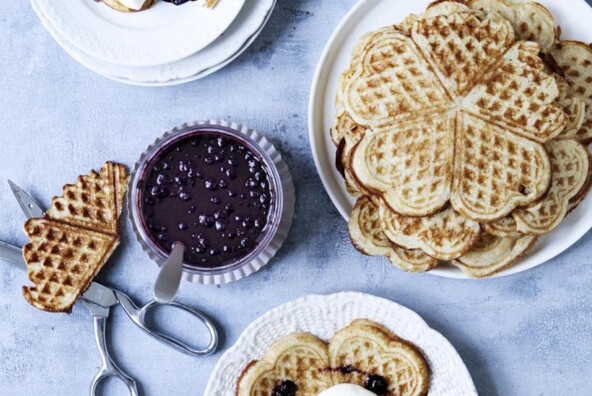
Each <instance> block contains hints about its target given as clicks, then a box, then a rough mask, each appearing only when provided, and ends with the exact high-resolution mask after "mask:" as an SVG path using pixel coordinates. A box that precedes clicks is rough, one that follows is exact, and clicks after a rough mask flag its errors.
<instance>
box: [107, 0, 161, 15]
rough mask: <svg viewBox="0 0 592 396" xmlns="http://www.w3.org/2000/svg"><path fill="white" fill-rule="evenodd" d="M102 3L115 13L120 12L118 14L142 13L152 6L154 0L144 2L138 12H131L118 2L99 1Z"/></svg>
mask: <svg viewBox="0 0 592 396" xmlns="http://www.w3.org/2000/svg"><path fill="white" fill-rule="evenodd" d="M101 1H102V2H103V3H105V4H106V5H108V6H109V7H111V8H113V9H114V10H116V11H120V12H137V11H143V10H147V9H148V8H150V7H152V4H154V0H146V2H145V3H144V5H143V6H142V9H140V10H132V9H131V8H128V7H126V6H124V5H123V4H121V3H120V2H119V1H117V0H101Z"/></svg>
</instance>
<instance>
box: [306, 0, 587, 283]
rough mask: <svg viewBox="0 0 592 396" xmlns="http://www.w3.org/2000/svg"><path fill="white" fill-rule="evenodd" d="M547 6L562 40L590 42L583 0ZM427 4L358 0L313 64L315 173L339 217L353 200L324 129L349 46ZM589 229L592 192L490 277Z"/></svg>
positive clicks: (551, 253)
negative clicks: (526, 250)
mask: <svg viewBox="0 0 592 396" xmlns="http://www.w3.org/2000/svg"><path fill="white" fill-rule="evenodd" d="M538 1H539V2H540V3H542V4H543V5H545V6H546V7H548V8H549V9H550V10H551V12H552V13H553V16H554V17H555V21H556V23H557V24H559V25H560V26H561V29H562V31H563V35H562V38H564V39H570V38H571V39H577V40H581V41H585V42H592V24H591V23H590V21H592V8H590V6H588V4H586V2H584V0H572V1H569V5H568V4H567V3H566V2H565V1H563V0H538ZM430 2H431V0H415V1H406V0H362V1H360V2H359V3H358V4H357V5H356V6H355V7H354V8H353V9H352V10H351V11H350V12H349V13H348V14H347V15H346V16H345V18H344V19H343V20H342V21H341V23H340V24H339V26H338V27H337V28H336V29H335V31H334V32H333V35H332V36H331V38H330V40H329V43H328V44H327V46H326V47H325V51H324V52H323V54H322V56H321V60H320V61H319V64H318V66H317V70H316V73H315V77H314V80H313V84H312V89H311V95H310V103H309V120H308V122H309V134H310V143H311V147H312V153H313V157H314V160H315V164H316V167H317V171H318V172H319V175H320V177H321V180H322V181H323V185H324V186H325V189H326V190H327V193H328V194H329V196H330V197H331V200H332V201H333V204H335V206H336V207H337V209H338V210H339V213H341V215H342V216H343V218H344V219H346V220H348V219H349V214H350V213H351V210H352V208H353V206H354V203H355V200H354V198H353V197H351V196H350V195H349V194H348V193H347V190H346V189H345V184H344V182H343V178H342V177H341V175H340V174H339V173H338V172H337V170H336V169H335V165H334V163H335V146H334V145H333V142H332V141H331V138H330V136H329V129H330V128H331V126H332V124H333V119H334V116H335V110H334V102H335V93H336V87H337V78H338V76H339V75H340V74H341V72H342V71H343V70H345V69H347V68H348V67H349V63H350V54H351V50H352V48H353V46H354V44H355V43H356V42H357V40H358V39H359V38H360V37H361V36H362V35H363V34H364V33H366V32H369V31H372V30H376V29H378V28H380V27H383V26H386V25H393V24H395V23H398V22H400V21H401V20H403V19H404V18H405V17H406V16H407V15H409V14H410V13H415V14H421V13H422V12H423V10H425V8H426V6H427V5H428V4H429V3H430ZM590 228H592V194H589V195H588V197H586V199H585V200H584V202H582V203H581V204H580V206H578V208H577V209H576V210H575V211H574V212H573V213H572V214H570V215H569V216H567V218H566V219H565V220H564V221H563V222H562V223H561V225H560V226H559V227H558V228H557V229H555V230H554V231H553V232H551V233H550V234H549V235H546V236H544V237H542V238H540V239H539V241H538V243H537V245H536V247H535V248H534V249H533V250H532V251H531V252H530V254H529V255H528V256H527V257H525V258H524V259H522V261H521V262H520V263H518V264H517V265H515V266H514V267H512V268H510V269H508V270H506V271H502V272H501V273H499V274H497V275H495V276H505V275H510V274H515V273H518V272H522V271H525V270H527V269H530V268H532V267H535V266H537V265H540V264H542V263H544V262H546V261H548V260H550V259H552V258H553V257H555V256H557V255H558V254H560V253H561V252H563V251H564V250H566V249H567V248H569V247H570V246H571V245H573V244H574V243H575V242H577V241H578V239H580V238H581V237H582V236H584V234H585V233H586V232H587V231H588V230H589V229H590ZM429 273H430V274H435V275H440V276H445V277H453V278H467V276H466V275H464V274H463V273H462V272H461V271H460V270H459V269H457V268H456V267H453V266H439V267H438V268H436V269H434V270H432V271H430V272H429Z"/></svg>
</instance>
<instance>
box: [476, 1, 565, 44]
mask: <svg viewBox="0 0 592 396" xmlns="http://www.w3.org/2000/svg"><path fill="white" fill-rule="evenodd" d="M467 5H468V6H469V7H470V8H472V9H474V10H480V11H483V12H485V13H488V14H489V13H493V12H497V13H499V14H500V15H501V16H502V17H503V18H504V19H506V20H507V21H509V22H510V23H511V24H512V27H513V28H514V31H515V33H516V36H517V37H518V39H520V40H524V41H534V42H536V43H538V44H539V46H540V48H541V51H543V52H548V51H549V50H550V49H551V48H552V47H553V44H555V41H556V39H557V38H558V37H559V33H560V32H559V29H558V28H557V27H556V26H555V21H554V20H553V15H552V14H551V12H550V11H549V10H548V9H547V8H545V7H544V6H542V5H541V4H539V3H536V2H531V1H509V0H469V1H468V2H467Z"/></svg>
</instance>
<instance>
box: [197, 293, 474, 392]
mask: <svg viewBox="0 0 592 396" xmlns="http://www.w3.org/2000/svg"><path fill="white" fill-rule="evenodd" d="M335 300H337V301H339V302H342V301H347V302H350V303H351V304H369V305H371V306H372V307H374V308H373V309H375V307H376V306H378V305H382V306H386V307H388V308H390V309H392V310H393V311H394V310H397V311H399V312H400V313H402V314H403V316H405V317H406V319H407V320H409V321H410V322H413V323H412V324H411V325H412V326H413V327H414V328H415V329H416V330H417V331H418V333H421V334H420V335H421V336H422V339H424V336H429V337H430V338H434V339H438V342H439V345H440V346H441V347H442V348H446V349H447V350H448V352H449V353H450V354H451V356H452V358H453V359H455V360H456V362H455V363H456V366H457V368H458V369H459V370H461V371H462V375H463V376H464V377H465V381H468V382H467V386H468V387H469V388H471V392H473V393H474V395H475V396H476V395H477V389H476V387H475V383H474V381H473V379H472V376H471V373H470V371H469V369H468V367H467V365H466V364H465V362H464V361H463V359H462V357H461V356H460V354H459V353H458V351H457V350H456V348H455V347H454V345H452V343H451V342H450V341H449V340H448V339H447V338H446V337H444V335H442V334H441V333H440V332H439V331H437V330H435V329H433V328H432V327H430V326H429V325H428V323H427V322H426V321H425V320H424V319H423V318H422V317H421V316H420V315H419V314H418V313H417V312H415V311H413V310H412V309H410V308H407V307H406V306H404V305H401V304H399V303H397V302H395V301H392V300H389V299H388V298H384V297H379V296H375V295H373V294H370V293H363V292H356V291H344V292H339V293H330V294H308V295H305V296H302V297H299V298H297V299H294V300H291V301H288V302H285V303H283V304H280V305H278V306H276V307H274V308H271V309H269V310H268V311H266V312H265V313H263V314H262V315H260V316H259V317H258V318H256V319H255V320H253V321H252V322H251V323H250V324H249V325H248V326H247V327H246V328H245V329H244V330H243V332H242V333H241V335H240V336H239V337H238V339H237V340H236V342H235V343H234V344H233V345H232V346H231V347H230V348H228V349H227V350H226V351H225V352H224V354H223V355H222V356H221V357H220V359H218V361H217V362H216V366H215V367H214V369H213V370H212V374H211V375H210V378H209V380H208V384H207V386H206V390H205V392H204V396H217V395H218V393H216V389H215V387H216V385H217V382H218V379H219V377H220V374H221V373H222V372H223V370H224V369H225V367H226V366H227V365H228V364H230V363H232V358H233V356H234V355H237V356H238V355H241V354H242V355H244V354H248V352H249V351H247V350H246V349H247V346H246V345H247V344H249V342H250V340H251V339H253V338H254V337H255V335H256V330H257V329H258V328H260V327H261V326H262V324H263V323H266V322H268V321H270V320H275V318H276V317H277V316H278V315H280V314H282V313H284V312H286V311H290V310H294V309H295V307H298V306H301V305H302V306H304V307H306V306H318V305H319V302H322V303H327V305H330V306H331V304H330V303H331V302H332V301H335ZM287 334H290V332H289V330H288V332H286V333H285V334H283V335H281V336H285V335H287ZM281 336H279V337H281ZM418 337H419V335H418ZM277 339H279V338H276V339H275V340H274V341H277ZM325 341H328V340H325ZM418 346H419V347H421V346H420V345H418ZM258 352H260V353H263V351H260V350H258ZM257 357H260V356H252V355H249V356H248V360H254V359H256V358H257ZM427 357H428V359H429V356H427ZM459 374H461V373H459ZM473 393H472V394H473Z"/></svg>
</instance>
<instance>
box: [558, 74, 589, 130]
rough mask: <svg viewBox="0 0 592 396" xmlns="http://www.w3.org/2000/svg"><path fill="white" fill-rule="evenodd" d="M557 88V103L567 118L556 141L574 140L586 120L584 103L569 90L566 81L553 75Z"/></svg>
mask: <svg viewBox="0 0 592 396" xmlns="http://www.w3.org/2000/svg"><path fill="white" fill-rule="evenodd" d="M553 76H554V77H555V81H556V82H557V87H558V88H559V103H560V104H561V106H563V111H564V113H565V115H566V116H567V124H566V125H565V129H564V130H563V132H561V134H559V135H558V136H557V138H558V139H567V138H576V139H577V134H578V132H579V131H580V129H582V125H583V124H584V121H585V120H586V102H585V101H584V99H582V97H581V96H580V95H578V94H575V93H573V92H572V90H571V89H570V86H569V84H568V83H567V81H566V80H565V79H564V78H563V77H561V76H559V75H558V74H554V75H553Z"/></svg>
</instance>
